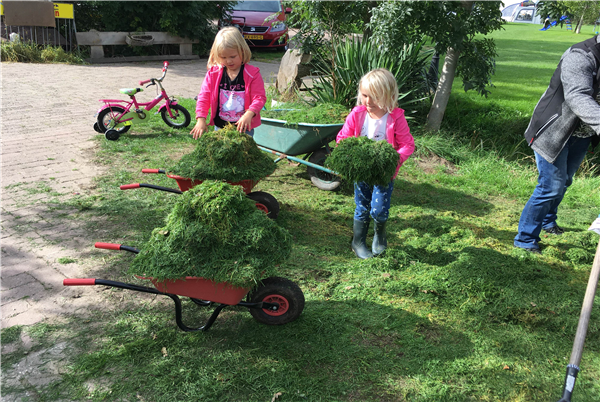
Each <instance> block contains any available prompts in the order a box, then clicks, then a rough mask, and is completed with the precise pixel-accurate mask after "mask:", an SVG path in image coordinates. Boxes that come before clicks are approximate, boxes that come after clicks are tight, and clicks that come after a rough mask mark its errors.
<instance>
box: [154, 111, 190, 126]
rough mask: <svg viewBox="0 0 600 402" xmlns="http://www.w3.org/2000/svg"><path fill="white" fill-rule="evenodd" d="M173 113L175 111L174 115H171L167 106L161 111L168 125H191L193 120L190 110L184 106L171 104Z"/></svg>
mask: <svg viewBox="0 0 600 402" xmlns="http://www.w3.org/2000/svg"><path fill="white" fill-rule="evenodd" d="M171 113H173V117H171V116H169V111H168V110H167V108H166V107H165V108H164V109H163V110H162V112H161V116H162V119H163V120H164V121H165V123H167V126H169V127H174V128H183V127H187V126H189V125H190V122H191V121H192V118H191V117H190V112H188V111H187V109H186V108H184V107H183V106H181V105H171Z"/></svg>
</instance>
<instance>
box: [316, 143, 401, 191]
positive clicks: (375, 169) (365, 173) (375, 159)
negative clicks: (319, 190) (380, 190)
mask: <svg viewBox="0 0 600 402" xmlns="http://www.w3.org/2000/svg"><path fill="white" fill-rule="evenodd" d="M398 160H399V155H398V152H396V150H395V149H394V147H393V146H392V145H391V144H390V143H388V142H387V141H373V140H371V139H369V138H368V137H348V138H345V139H344V140H342V141H341V142H340V143H339V145H338V146H337V147H335V149H334V150H333V151H332V152H331V155H330V156H329V157H328V158H327V159H326V160H325V164H326V165H327V167H329V169H332V170H334V171H336V172H337V173H339V174H340V175H341V176H342V177H343V178H344V179H346V180H347V181H349V182H365V183H367V184H371V185H375V184H379V185H387V184H389V183H390V181H391V180H392V177H393V176H394V173H396V167H397V166H398Z"/></svg>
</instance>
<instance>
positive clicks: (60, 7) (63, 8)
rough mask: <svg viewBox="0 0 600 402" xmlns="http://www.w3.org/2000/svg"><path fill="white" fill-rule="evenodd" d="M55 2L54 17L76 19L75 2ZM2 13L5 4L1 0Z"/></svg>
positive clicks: (0, 10) (2, 12)
mask: <svg viewBox="0 0 600 402" xmlns="http://www.w3.org/2000/svg"><path fill="white" fill-rule="evenodd" d="M52 4H54V18H65V19H68V20H74V19H75V14H74V13H73V4H65V3H52ZM0 15H4V4H2V2H1V1H0Z"/></svg>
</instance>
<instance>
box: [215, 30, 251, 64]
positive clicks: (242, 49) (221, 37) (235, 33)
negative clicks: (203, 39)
mask: <svg viewBox="0 0 600 402" xmlns="http://www.w3.org/2000/svg"><path fill="white" fill-rule="evenodd" d="M225 49H235V50H237V52H238V53H239V54H240V58H241V59H242V63H243V64H246V63H248V62H249V61H250V58H251V57H252V52H251V51H250V48H249V47H248V44H247V43H246V41H245V40H244V37H243V36H242V34H241V32H240V30H239V29H237V28H236V27H225V28H222V29H221V30H220V31H219V32H217V36H216V37H215V41H214V42H213V45H212V47H211V48H210V55H209V56H208V68H211V67H212V66H219V65H220V63H219V54H220V53H221V52H222V51H223V50H225Z"/></svg>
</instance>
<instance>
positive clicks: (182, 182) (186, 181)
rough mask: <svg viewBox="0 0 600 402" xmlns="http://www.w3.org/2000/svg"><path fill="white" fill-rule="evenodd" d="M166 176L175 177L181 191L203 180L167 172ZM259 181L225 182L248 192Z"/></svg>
mask: <svg viewBox="0 0 600 402" xmlns="http://www.w3.org/2000/svg"><path fill="white" fill-rule="evenodd" d="M167 177H169V178H171V179H175V181H177V186H179V189H180V190H181V191H188V190H189V189H191V188H192V187H194V186H197V185H199V184H201V183H202V182H203V180H193V179H190V178H187V177H181V176H177V175H173V174H167ZM259 181H260V180H241V181H236V182H230V181H228V182H227V183H229V184H231V185H233V186H242V188H243V190H244V193H245V194H248V193H250V192H252V189H253V188H254V187H255V186H256V185H257V184H258V182H259Z"/></svg>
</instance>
